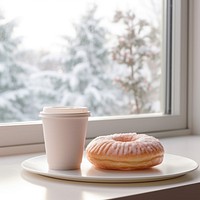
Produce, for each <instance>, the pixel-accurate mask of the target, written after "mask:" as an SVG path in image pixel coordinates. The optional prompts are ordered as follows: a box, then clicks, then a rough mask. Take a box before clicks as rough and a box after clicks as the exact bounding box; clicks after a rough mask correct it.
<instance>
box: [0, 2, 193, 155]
mask: <svg viewBox="0 0 200 200" xmlns="http://www.w3.org/2000/svg"><path fill="white" fill-rule="evenodd" d="M174 4H175V5H174V12H173V52H172V55H173V56H172V65H173V67H172V68H173V71H172V86H173V87H172V114H170V115H165V114H162V113H160V114H142V115H129V116H117V117H114V116H113V117H92V118H90V119H89V125H88V134H87V139H92V138H94V137H96V136H99V135H105V134H111V133H117V132H139V133H149V134H151V135H155V136H157V137H159V136H160V135H166V134H167V135H168V136H170V135H174V134H189V133H190V130H189V129H188V119H187V107H188V106H187V85H188V81H187V80H188V79H187V67H188V66H187V63H188V62H187V57H188V52H187V49H188V48H187V37H188V34H187V26H188V23H187V22H188V0H174ZM164 47H165V46H164ZM164 47H163V48H164ZM163 73H165V71H163ZM163 87H164V86H163ZM170 133H171V134H170ZM43 143H44V140H43V132H42V123H41V121H37V122H23V123H12V124H9V123H6V124H0V151H1V150H2V149H5V148H9V147H16V146H18V147H21V146H26V147H27V146H29V145H36V146H37V144H43ZM13 153H14V152H13ZM0 155H1V153H0Z"/></svg>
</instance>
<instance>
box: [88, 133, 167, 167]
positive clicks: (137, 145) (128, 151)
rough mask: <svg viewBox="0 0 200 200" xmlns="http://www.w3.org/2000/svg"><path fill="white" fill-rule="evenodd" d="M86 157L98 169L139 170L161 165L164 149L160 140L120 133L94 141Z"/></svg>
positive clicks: (141, 135)
mask: <svg viewBox="0 0 200 200" xmlns="http://www.w3.org/2000/svg"><path fill="white" fill-rule="evenodd" d="M86 155H87V158H88V160H89V161H90V162H91V163H92V164H93V165H94V166H95V167H97V168H101V169H113V170H138V169H146V168H150V167H153V166H155V165H158V164H160V163H161V162H162V161H163V156H164V148H163V146H162V144H161V143H160V141H159V140H158V139H156V138H155V137H152V136H148V135H146V134H137V133H118V134H113V135H107V136H99V137H97V138H95V139H93V140H92V141H91V142H90V143H89V144H88V146H87V148H86Z"/></svg>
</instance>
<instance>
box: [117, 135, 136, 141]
mask: <svg viewBox="0 0 200 200" xmlns="http://www.w3.org/2000/svg"><path fill="white" fill-rule="evenodd" d="M113 140H115V141H118V142H132V141H134V140H136V138H133V136H131V135H125V134H124V135H118V136H115V137H113Z"/></svg>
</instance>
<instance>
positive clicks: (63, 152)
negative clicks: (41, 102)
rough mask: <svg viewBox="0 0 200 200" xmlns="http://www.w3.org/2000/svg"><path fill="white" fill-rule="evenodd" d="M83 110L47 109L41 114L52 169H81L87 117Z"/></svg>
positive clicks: (49, 163) (49, 164)
mask: <svg viewBox="0 0 200 200" xmlns="http://www.w3.org/2000/svg"><path fill="white" fill-rule="evenodd" d="M89 115H90V112H89V111H88V109H87V108H84V107H44V108H43V111H42V112H40V117H41V118H42V123H43V132H44V141H45V149H46V155H47V163H48V166H49V169H52V170H72V169H79V168H80V164H81V162H82V157H83V150H84V145H85V137H86V132H87V124H88V117H89Z"/></svg>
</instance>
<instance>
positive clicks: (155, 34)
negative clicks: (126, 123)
mask: <svg viewBox="0 0 200 200" xmlns="http://www.w3.org/2000/svg"><path fill="white" fill-rule="evenodd" d="M114 23H116V24H118V25H119V26H120V27H123V31H122V32H121V33H120V34H117V35H115V38H116V43H115V45H114V46H113V49H112V58H113V60H114V61H116V63H118V65H119V67H122V68H124V70H125V71H126V72H127V73H126V74H125V75H123V76H120V77H118V78H116V79H115V80H116V82H117V83H119V85H121V87H122V88H123V89H124V91H126V92H127V94H128V95H129V98H130V100H129V104H130V113H137V114H139V113H146V112H152V111H153V104H154V103H155V102H154V101H155V92H154V90H156V89H158V87H159V84H156V83H158V82H159V75H160V74H159V70H160V44H159V41H160V39H159V36H160V35H159V29H158V28H157V27H154V26H153V25H152V24H150V23H149V22H147V21H146V20H144V19H139V18H137V17H136V16H135V14H134V13H133V11H131V10H129V11H127V12H122V11H117V12H116V13H115V16H114Z"/></svg>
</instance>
